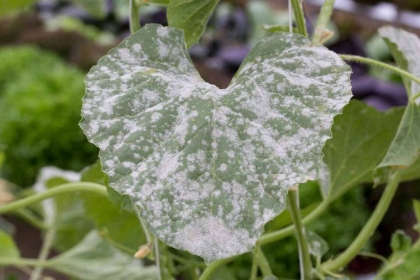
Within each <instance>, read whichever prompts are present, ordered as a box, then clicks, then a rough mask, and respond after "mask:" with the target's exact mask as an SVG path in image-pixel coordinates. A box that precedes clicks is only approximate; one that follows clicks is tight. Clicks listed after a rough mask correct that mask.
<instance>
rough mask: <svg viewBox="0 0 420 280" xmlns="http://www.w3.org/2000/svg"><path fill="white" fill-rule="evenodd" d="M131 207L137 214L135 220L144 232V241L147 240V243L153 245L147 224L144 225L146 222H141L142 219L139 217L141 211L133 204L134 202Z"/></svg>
mask: <svg viewBox="0 0 420 280" xmlns="http://www.w3.org/2000/svg"><path fill="white" fill-rule="evenodd" d="M133 207H134V210H135V211H136V214H137V219H138V220H139V222H140V225H141V227H142V229H143V232H144V235H146V240H147V243H150V244H153V237H152V235H151V234H150V232H149V229H148V227H147V224H146V222H145V221H144V220H143V218H142V217H141V209H140V206H138V205H137V204H135V203H134V202H133Z"/></svg>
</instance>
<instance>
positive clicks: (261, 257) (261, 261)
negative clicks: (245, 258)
mask: <svg viewBox="0 0 420 280" xmlns="http://www.w3.org/2000/svg"><path fill="white" fill-rule="evenodd" d="M256 249H257V253H258V259H257V260H258V266H259V267H260V269H261V272H262V275H263V277H267V276H270V275H273V271H272V270H271V266H270V263H269V262H268V260H267V258H266V256H265V254H264V252H263V250H261V247H260V246H259V245H258V246H257V248H256Z"/></svg>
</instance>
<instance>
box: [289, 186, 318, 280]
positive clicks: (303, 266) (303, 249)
mask: <svg viewBox="0 0 420 280" xmlns="http://www.w3.org/2000/svg"><path fill="white" fill-rule="evenodd" d="M287 208H288V209H289V211H290V215H291V216H292V221H293V224H294V226H295V227H294V228H295V234H296V239H297V241H298V246H299V262H300V278H301V279H303V280H309V279H312V263H311V256H310V255H309V247H308V242H307V241H306V235H305V229H304V228H303V223H302V220H301V217H300V211H299V190H298V187H293V188H291V189H290V190H289V192H288V193H287Z"/></svg>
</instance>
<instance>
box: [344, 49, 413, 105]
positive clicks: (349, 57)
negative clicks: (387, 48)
mask: <svg viewBox="0 0 420 280" xmlns="http://www.w3.org/2000/svg"><path fill="white" fill-rule="evenodd" d="M339 56H340V57H341V58H342V59H344V60H348V61H355V62H360V63H364V64H369V65H372V66H376V67H382V68H385V69H387V70H389V71H392V72H395V73H397V74H399V75H401V76H402V77H405V78H407V79H410V80H412V81H414V82H416V83H418V84H420V78H418V77H416V76H414V75H413V74H411V73H409V72H407V71H405V70H403V69H401V68H398V67H395V66H392V65H390V64H387V63H383V62H380V61H377V60H374V59H371V58H366V57H362V56H357V55H347V54H340V55H339ZM419 96H420V94H417V95H415V96H412V97H411V98H410V102H413V101H414V100H415V99H416V98H417V97H419Z"/></svg>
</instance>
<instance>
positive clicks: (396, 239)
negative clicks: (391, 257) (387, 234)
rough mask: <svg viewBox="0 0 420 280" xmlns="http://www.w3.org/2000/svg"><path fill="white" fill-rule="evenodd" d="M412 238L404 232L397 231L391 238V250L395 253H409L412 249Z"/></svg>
mask: <svg viewBox="0 0 420 280" xmlns="http://www.w3.org/2000/svg"><path fill="white" fill-rule="evenodd" d="M411 244H412V241H411V237H410V236H408V235H407V234H406V233H405V232H404V231H402V230H397V231H396V232H394V234H393V235H392V238H391V248H392V251H393V252H394V253H397V252H400V253H401V252H407V251H408V250H410V248H411Z"/></svg>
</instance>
